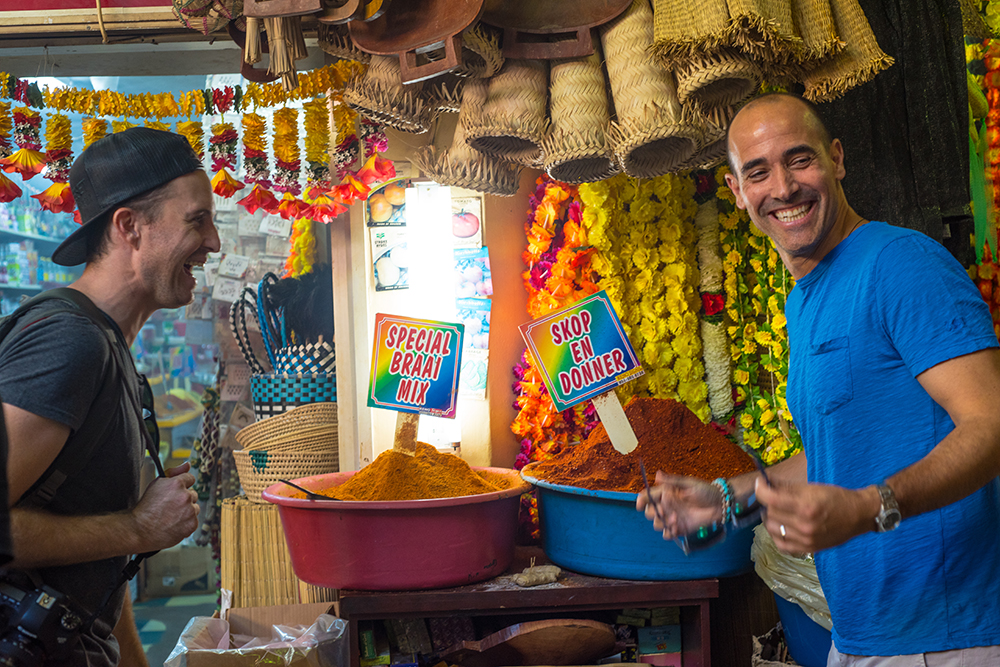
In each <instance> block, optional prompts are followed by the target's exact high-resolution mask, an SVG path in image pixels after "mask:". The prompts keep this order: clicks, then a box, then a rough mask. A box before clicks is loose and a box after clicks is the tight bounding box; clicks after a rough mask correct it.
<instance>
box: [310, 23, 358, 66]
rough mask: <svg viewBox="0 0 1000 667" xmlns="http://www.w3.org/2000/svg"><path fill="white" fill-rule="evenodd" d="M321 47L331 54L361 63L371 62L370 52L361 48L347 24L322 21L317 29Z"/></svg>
mask: <svg viewBox="0 0 1000 667" xmlns="http://www.w3.org/2000/svg"><path fill="white" fill-rule="evenodd" d="M316 37H317V38H318V42H319V48H320V49H322V50H323V51H324V52H325V53H329V54H330V55H331V56H334V57H336V58H341V59H343V60H354V61H356V62H359V63H367V62H371V59H372V56H371V54H370V53H365V52H364V51H362V50H361V49H359V48H358V47H357V46H356V45H355V44H354V40H353V39H351V35H350V33H349V32H348V29H347V25H346V24H329V23H320V24H319V27H318V28H317V29H316Z"/></svg>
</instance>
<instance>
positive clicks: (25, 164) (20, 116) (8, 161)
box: [0, 107, 45, 180]
mask: <svg viewBox="0 0 1000 667" xmlns="http://www.w3.org/2000/svg"><path fill="white" fill-rule="evenodd" d="M41 124H42V118H41V116H39V114H38V112H37V111H35V110H34V109H29V108H28V107H17V108H15V109H14V143H15V144H17V147H18V150H16V151H14V153H12V154H11V155H9V156H8V157H5V158H3V159H0V166H2V167H3V170H4V171H6V172H7V173H15V172H16V173H18V174H20V175H21V178H22V179H24V180H28V179H29V178H31V177H32V176H34V175H35V174H37V173H39V172H41V171H42V169H43V168H44V167H45V155H44V154H43V153H42V151H41V149H42V144H41V139H40V127H41Z"/></svg>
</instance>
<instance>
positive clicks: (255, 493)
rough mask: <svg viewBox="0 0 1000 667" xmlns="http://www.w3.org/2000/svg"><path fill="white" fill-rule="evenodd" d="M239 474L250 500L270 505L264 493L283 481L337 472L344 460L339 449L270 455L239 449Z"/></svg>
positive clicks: (269, 453) (256, 450)
mask: <svg viewBox="0 0 1000 667" xmlns="http://www.w3.org/2000/svg"><path fill="white" fill-rule="evenodd" d="M233 458H235V459H236V472H237V473H238V474H239V476H240V484H241V485H242V486H243V492H244V493H246V495H247V498H248V499H249V500H252V501H254V502H259V503H263V502H266V501H265V500H264V499H263V498H261V497H260V493H261V491H263V490H264V489H266V488H267V487H269V486H271V485H272V484H277V483H278V482H279V481H280V480H283V479H288V480H292V479H296V478H299V477H310V476H312V475H321V474H323V473H327V472H337V471H338V469H339V468H340V460H339V458H338V455H337V451H336V449H334V450H333V451H329V452H270V451H267V450H262V449H255V450H245V449H237V450H235V451H234V452H233Z"/></svg>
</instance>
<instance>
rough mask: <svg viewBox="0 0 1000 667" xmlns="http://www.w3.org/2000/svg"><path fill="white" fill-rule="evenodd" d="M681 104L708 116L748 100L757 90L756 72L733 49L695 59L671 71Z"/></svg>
mask: <svg viewBox="0 0 1000 667" xmlns="http://www.w3.org/2000/svg"><path fill="white" fill-rule="evenodd" d="M674 74H676V76H677V98H678V99H679V100H680V102H681V104H687V105H691V106H693V107H695V108H696V109H698V110H700V111H702V112H705V113H707V112H709V111H711V110H712V109H714V108H716V107H726V106H732V105H734V104H739V103H740V102H742V101H743V100H746V99H748V98H750V97H751V96H752V95H754V94H755V93H756V92H757V91H758V90H759V89H760V80H761V75H760V70H759V69H758V68H757V66H756V65H754V63H753V62H751V61H750V59H749V58H747V57H745V56H743V55H740V54H739V53H738V52H737V51H736V50H735V49H722V50H720V51H718V52H717V53H714V54H712V55H702V56H695V57H693V58H691V59H690V60H688V61H687V62H685V63H684V64H682V65H678V66H677V68H676V69H675V70H674Z"/></svg>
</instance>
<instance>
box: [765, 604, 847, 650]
mask: <svg viewBox="0 0 1000 667" xmlns="http://www.w3.org/2000/svg"><path fill="white" fill-rule="evenodd" d="M774 600H775V602H776V603H777V604H778V616H779V617H780V618H781V625H782V627H783V628H784V629H785V642H786V643H787V644H788V652H789V653H791V654H792V658H793V659H794V660H795V662H797V663H799V664H800V665H802V667H826V658H827V655H828V654H829V653H830V646H831V645H832V644H833V634H832V633H831V632H830V631H829V630H827V629H826V628H824V627H823V626H822V625H820V624H819V623H817V622H816V621H814V620H812V619H811V618H809V615H808V614H806V612H804V611H803V610H802V607H800V606H799V605H797V604H795V603H794V602H789V601H788V600H786V599H785V598H783V597H781V596H780V595H778V594H777V593H775V594H774Z"/></svg>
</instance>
